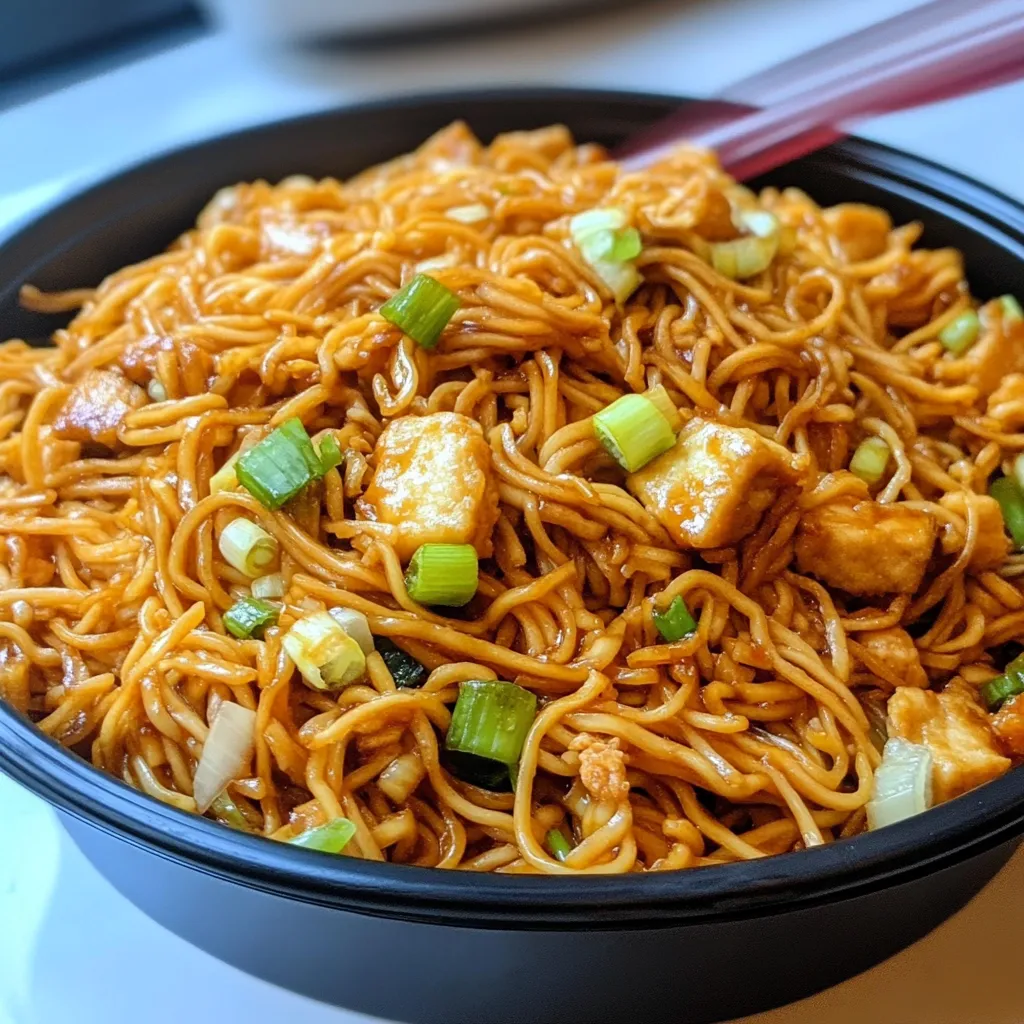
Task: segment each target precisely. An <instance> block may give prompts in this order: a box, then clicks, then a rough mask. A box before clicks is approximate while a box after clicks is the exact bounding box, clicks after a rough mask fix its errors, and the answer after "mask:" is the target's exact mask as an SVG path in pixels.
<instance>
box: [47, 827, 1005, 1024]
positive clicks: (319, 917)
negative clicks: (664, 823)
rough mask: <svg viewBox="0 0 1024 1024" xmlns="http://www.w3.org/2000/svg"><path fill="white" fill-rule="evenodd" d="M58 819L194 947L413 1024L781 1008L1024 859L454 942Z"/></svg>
mask: <svg viewBox="0 0 1024 1024" xmlns="http://www.w3.org/2000/svg"><path fill="white" fill-rule="evenodd" d="M60 817H61V820H62V822H63V824H64V827H65V828H66V829H67V831H68V832H69V834H70V835H71V838H72V839H73V840H74V842H75V844H76V845H77V846H78V848H79V849H80V850H81V851H82V853H83V854H84V855H85V856H86V857H87V858H88V859H89V860H90V861H91V862H92V864H93V865H94V866H95V867H96V868H97V870H99V871H100V873H101V874H102V875H104V877H106V878H107V879H108V880H109V881H110V883H111V884H112V885H113V886H114V887H115V888H116V889H117V890H118V891H119V892H120V893H121V894H122V895H123V896H125V897H126V898H127V899H129V900H130V901H131V902H132V903H134V904H135V905H136V906H137V907H139V909H141V910H142V911H143V912H145V913H146V914H148V915H149V916H150V917H152V918H153V919H154V920H155V921H157V922H158V923H159V924H162V925H163V926H164V927H165V928H168V929H169V930H170V931H172V932H174V933H175V934H176V935H178V936H180V937H181V938H183V939H185V940H186V941H188V942H191V943H193V944H194V945H196V946H198V947H199V948H200V949H202V950H205V951H206V952H207V953H210V954H212V955H213V956H215V957H218V958H219V959H221V960H224V961H226V962H227V963H229V964H232V965H233V966H235V967H238V968H239V969H240V970H243V971H246V972H248V973H249V974H254V975H256V976H257V977H259V978H263V979H264V980H266V981H271V982H274V983H275V984H278V985H282V986H284V987H285V988H290V989H293V990H294V991H297V992H301V993H302V994H303V995H307V996H311V997H312V998H313V999H319V1000H322V1001H323V1002H326V1003H331V1004H334V1005H336V1006H346V1007H348V1008H350V1009H353V1010H359V1011H361V1012H363V1013H368V1014H373V1015H376V1016H379V1017H384V1018H385V1019H388V1020H399V1021H408V1022H410V1024H526V1022H533V1021H536V1022H550V1021H555V1020H557V1021H559V1022H560V1024H619V1022H623V1024H627V1022H628V1024H636V1022H637V1021H643V1022H644V1024H711V1022H714V1021H723V1020H730V1019H732V1018H734V1017H741V1016H744V1015H745V1014H748V1013H755V1012H758V1011H762V1010H765V1009H768V1008H771V1007H775V1006H780V1005H783V1004H785V1003H789V1002H793V1001H794V1000H796V999H802V998H804V997H805V996H809V995H812V994H813V993H815V992H818V991H820V990H821V989H823V988H827V987H828V986H830V985H834V984H836V983H838V982H840V981H843V980H845V979H846V978H849V977H852V976H853V975H854V974H859V973H860V972H861V971H864V970H866V969H867V968H869V967H873V966H874V965H875V964H877V963H880V962H881V961H882V960H885V959H886V958H888V957H890V956H892V955H893V954H894V953H896V952H898V951H899V950H901V949H903V948H904V947H906V946H909V945H910V944H911V943H913V942H916V941H917V940H918V939H920V938H921V937H923V936H924V935H926V934H927V933H928V932H929V931H931V930H932V929H933V928H934V927H935V926H936V925H938V924H941V923H942V922H943V921H944V920H945V919H946V918H948V917H949V916H950V915H951V914H954V913H955V912H956V911H957V910H959V909H960V908H961V907H963V906H964V905H965V904H966V903H967V902H968V900H970V899H971V898H972V897H973V896H975V895H976V894H977V893H978V892H979V891H980V890H981V889H982V887H983V886H984V885H985V884H986V883H987V882H989V881H990V880H991V879H992V878H993V877H994V876H995V874H996V872H998V871H999V869H1000V868H1001V867H1002V866H1003V865H1004V864H1005V863H1006V862H1007V860H1009V858H1010V856H1011V855H1012V854H1013V852H1014V851H1015V849H1016V848H1017V846H1018V844H1019V840H1016V839H1015V840H1013V841H1011V842H1008V843H1004V844H1002V845H1001V846H997V847H995V848H993V849H990V850H987V851H985V852H984V853H982V854H979V855H976V856H974V857H971V858H969V859H966V860H963V861H960V862H959V863H957V864H954V865H953V866H951V867H947V868H943V869H941V870H939V871H935V872H932V873H930V874H926V875H923V876H922V877H919V878H915V879H913V880H911V881H909V882H904V883H902V884H896V885H890V886H888V887H887V888H884V889H879V890H876V891H874V892H870V893H867V894H863V895H859V896H856V897H853V898H848V899H843V900H839V901H834V902H829V903H825V904H821V905H818V906H815V907H811V908H803V909H800V910H795V911H790V912H779V913H774V914H771V915H766V916H762V917H749V916H748V917H745V918H743V919H737V920H731V921H728V920H727V921H721V920H719V921H716V922H708V923H695V924H692V925H685V926H682V927H648V928H645V927H643V926H642V925H641V926H638V927H636V928H634V929H632V930H631V931H630V933H629V936H628V942H625V943H624V942H623V933H622V932H621V931H608V930H604V929H595V930H590V931H578V930H577V931H564V930H556V929H544V930H517V931H506V930H500V929H483V928H456V927H451V926H447V925H438V924H420V923H416V922H411V921H401V920H395V919H393V918H392V919H388V918H380V917H370V916H367V915H363V914H353V913H347V912H345V911H341V910H338V909H336V908H330V907H323V906H318V905H316V904H312V903H304V902H297V901H295V900H291V899H286V898H283V897H280V896H275V895H273V894H271V893H268V892H264V891H261V890H257V889H254V888H251V887H248V886H243V885H239V884H238V883H236V882H233V881H228V880H225V879H221V878H218V877H216V876H214V875H212V874H208V873H206V872H201V871H198V870H196V869H195V868H189V867H185V866H184V865H182V864H179V863H177V862H175V861H172V860H169V859H166V858H164V857H159V856H155V855H154V854H152V853H150V852H149V851H147V850H144V849H142V848H140V847H137V846H133V845H129V844H128V843H125V842H124V841H123V840H121V839H119V838H116V837H114V836H112V835H110V834H108V833H106V832H103V831H101V830H99V829H96V828H93V827H92V826H90V825H86V824H84V823H83V822H81V821H79V820H78V819H76V818H73V817H70V816H68V815H66V814H61V815H60ZM311 949H316V950H318V951H320V953H319V955H312V956H310V955H307V954H308V952H309V951H310V950H311ZM324 950H331V951H333V953H332V955H331V956H330V958H329V959H327V958H325V957H324V955H323V952H322V951H324ZM325 962H329V964H330V969H329V970H325ZM467 965H472V966H471V968H470V969H467ZM567 979H573V984H572V985H571V986H570V985H568V984H567Z"/></svg>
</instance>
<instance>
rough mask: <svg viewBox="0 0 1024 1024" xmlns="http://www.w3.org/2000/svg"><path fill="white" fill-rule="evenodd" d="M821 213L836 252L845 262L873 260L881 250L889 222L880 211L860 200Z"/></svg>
mask: <svg viewBox="0 0 1024 1024" xmlns="http://www.w3.org/2000/svg"><path fill="white" fill-rule="evenodd" d="M824 216H825V223H826V224H827V225H828V227H829V231H831V232H832V235H833V237H834V238H835V241H836V243H837V245H838V248H839V251H840V254H841V255H842V256H843V258H844V259H846V260H847V261H848V262H849V263H860V262H861V261H862V260H870V259H874V257H875V256H881V255H882V253H883V252H885V246H886V244H887V242H888V240H889V232H890V231H892V221H891V220H890V219H889V215H888V214H887V213H886V212H885V211H884V210H879V209H878V208H877V207H875V206H865V205H864V204H863V203H840V204H839V205H838V206H833V207H830V208H829V209H827V210H826V211H825V214H824Z"/></svg>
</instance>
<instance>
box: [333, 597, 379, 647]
mask: <svg viewBox="0 0 1024 1024" xmlns="http://www.w3.org/2000/svg"><path fill="white" fill-rule="evenodd" d="M327 614H328V615H330V617H331V618H332V619H334V621H335V622H336V623H337V624H338V625H339V626H341V628H342V629H343V630H345V632H346V633H348V635H349V636H350V637H352V639H353V640H355V642H356V643H357V644H359V648H360V650H362V652H363V654H369V653H370V652H371V651H372V650H373V636H372V634H371V633H370V623H369V622H368V621H367V619H366V616H365V615H364V614H363V613H362V612H357V611H355V609H353V608H331V609H330V610H329V611H328V612H327Z"/></svg>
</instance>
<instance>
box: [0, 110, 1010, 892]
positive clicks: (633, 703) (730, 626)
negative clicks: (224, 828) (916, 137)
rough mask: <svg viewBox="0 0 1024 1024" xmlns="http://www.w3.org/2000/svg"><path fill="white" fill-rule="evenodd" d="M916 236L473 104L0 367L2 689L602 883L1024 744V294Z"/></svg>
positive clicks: (320, 815)
mask: <svg viewBox="0 0 1024 1024" xmlns="http://www.w3.org/2000/svg"><path fill="white" fill-rule="evenodd" d="M920 233H921V228H920V226H919V225H917V224H909V225H905V226H896V227H894V226H893V224H892V223H891V222H890V218H889V217H888V215H887V214H886V213H885V212H884V211H882V210H880V209H875V208H872V207H868V206H863V205H859V204H842V205H839V206H835V207H832V208H830V209H821V208H819V207H818V206H817V205H815V203H814V202H813V201H812V199H811V198H809V197H808V196H807V195H805V194H803V193H802V192H799V191H796V190H794V189H786V190H784V191H777V190H775V189H767V190H765V191H763V192H762V193H761V194H760V195H755V194H754V193H752V192H751V191H749V190H748V189H747V188H745V187H743V186H740V185H738V184H736V183H735V182H733V181H732V180H731V179H730V178H729V177H728V176H727V175H726V174H724V173H723V172H722V171H721V169H720V168H719V167H718V166H717V164H716V162H715V159H714V157H713V155H711V154H708V153H706V152H702V151H697V150H688V149H685V148H684V149H680V150H679V151H678V152H676V153H675V154H674V155H673V156H671V157H670V158H669V159H666V160H665V161H664V162H662V163H660V164H658V165H657V166H654V167H652V168H650V169H648V170H645V171H643V172H637V173H626V172H625V171H623V170H622V169H620V168H619V167H617V166H616V164H615V163H613V162H611V161H610V160H609V159H608V157H607V155H606V154H605V152H604V151H603V150H602V149H601V148H600V147H598V146H594V145H580V146H576V145H575V144H574V142H573V140H572V139H571V137H570V136H569V134H568V132H567V131H566V130H565V129H563V128H560V127H552V128H549V129H544V130H539V131H533V132H524V133H513V134H508V135H503V136H500V137H498V138H497V139H495V140H494V141H493V142H492V143H491V144H490V145H488V146H482V145H481V144H480V143H479V142H478V141H477V140H476V139H474V138H473V136H472V135H471V134H470V133H469V131H468V130H467V129H466V128H465V126H463V125H460V124H456V125H453V126H451V127H450V128H448V129H446V130H444V131H442V132H440V133H439V134H438V135H436V136H434V137H433V138H431V139H430V140H428V141H427V142H426V143H425V144H424V145H423V146H422V147H421V148H420V149H419V150H418V151H416V152H415V153H413V154H411V155H408V156H404V157H401V158H399V159H396V160H394V161H392V162H390V163H387V164H383V165H381V166H379V167H375V168H372V169H370V170H368V171H366V172H365V173H363V174H360V175H358V176H356V177H355V178H353V179H352V180H350V181H348V182H345V183H342V182H339V181H336V180H333V179H328V180H324V181H313V180H311V179H309V178H305V177H292V178H288V179H286V180H284V181H282V182H281V183H280V184H278V185H276V186H272V185H269V184H267V183H265V182H255V183H252V184H240V185H236V186H233V187H230V188H226V189H224V190H222V191H221V192H220V193H218V194H217V195H216V196H215V197H214V199H213V200H212V202H211V203H210V204H209V205H208V206H207V207H206V209H205V210H204V211H203V212H202V213H201V214H200V216H199V219H198V221H197V224H196V226H195V228H194V229H192V230H190V231H188V232H187V233H186V234H185V235H183V236H182V237H181V238H180V239H178V241H177V242H175V243H174V245H172V246H171V248H170V249H168V250H167V251H166V252H165V253H162V254H160V255H157V256H154V257H153V258H151V259H147V260H145V261H143V262H141V263H139V264H137V265H134V266H129V267H126V268H124V269H122V270H119V271H118V272H116V273H114V274H112V275H111V276H110V277H108V278H107V279H106V280H105V281H103V282H102V283H101V284H100V285H99V286H98V287H97V288H95V290H92V289H82V290H76V291H72V292H65V293H60V294H44V293H42V292H39V291H38V290H36V289H33V288H31V287H26V288H25V289H24V291H23V301H24V302H25V304H26V305H28V306H29V307H32V308H35V309H38V310H44V311H61V310H73V309H77V310H78V313H77V315H76V316H75V317H74V319H73V320H72V321H71V323H70V325H69V326H68V327H67V328H66V329H63V330H59V331H57V332H56V333H55V335H54V336H53V344H52V345H51V346H47V347H31V346H29V345H28V344H27V343H26V342H24V341H22V340H12V341H8V342H6V343H5V344H4V345H3V346H2V347H0V425H2V433H0V534H2V537H3V545H2V548H0V694H2V696H3V698H4V699H5V700H6V701H8V702H9V703H10V704H11V705H13V706H14V707H15V708H17V709H19V710H20V711H21V712H24V713H25V714H27V715H29V716H30V717H31V718H32V719H33V720H34V721H35V722H36V724H37V726H38V728H39V729H41V730H42V731H43V732H45V733H46V734H47V735H49V736H51V737H53V738H55V739H57V740H59V741H60V742H61V743H63V744H64V745H66V746H67V747H69V748H71V749H72V750H74V751H75V752H77V753H78V754H80V755H82V756H83V757H86V758H88V759H89V760H90V761H91V762H92V763H93V764H94V765H96V766H97V767H99V768H101V769H103V770H105V771H107V772H109V773H111V774H113V775H115V776H116V777H118V778H119V779H122V780H123V781H125V782H126V783H128V784H129V785H131V786H134V787H136V788H138V789H139V790H142V791H143V792H144V793H147V794H149V795H150V796H152V797H155V798H156V799H158V800H162V801H165V802H166V803H169V804H172V805H174V806H175V807H178V808H181V809H182V810H185V811H192V812H197V813H200V814H205V815H207V816H208V817H210V818H213V819H215V820H217V821H219V822H221V823H223V824H225V825H228V826H231V827H233V828H237V829H242V830H245V831H247V832H252V833H257V834H260V835H263V836H267V837H269V838H271V839H275V840H282V841H287V842H292V843H296V844H298V845H301V846H305V847H308V848H312V849H315V850H321V851H326V852H328V853H339V852H343V853H344V854H345V855H349V856H355V857H361V858H365V859H369V860H389V861H393V862H397V863H406V864H417V865H426V866H433V867H444V868H460V869H466V870H471V871H501V872H532V873H537V872H539V873H548V874H557V873H576V872H583V873H611V872H627V871H647V870H666V869H677V868H689V867H696V866H705V865H713V864H720V863H723V862H728V861H734V860H743V859H751V858H759V857H763V856H766V855H770V854H776V853H782V852H785V851H791V850H796V849H802V848H805V847H812V846H818V845H820V844H823V843H829V842H832V841H834V840H837V839H840V838H845V837H848V836H852V835H855V834H857V833H859V832H862V831H864V830H866V829H868V828H878V827H882V826H885V825H887V824H890V823H892V822H895V821H900V820H902V819H904V818H906V817H908V816H910V815H912V814H916V813H918V812H920V811H923V810H925V809H926V808H927V807H929V806H931V805H932V804H933V803H939V802H942V801H945V800H949V799H951V798H954V797H956V796H958V795H959V794H962V793H964V792H966V791H968V790H970V789H971V788H973V787H976V786H978V785H980V784H982V783H984V782H986V781H988V780H991V779H994V778H996V777H997V776H1000V775H1002V774H1004V773H1005V772H1007V771H1009V770H1010V769H1011V768H1012V767H1013V766H1014V765H1015V764H1016V763H1017V762H1019V761H1020V760H1021V758H1022V756H1024V656H1022V655H1021V653H1020V652H1021V647H1020V646H1019V645H1017V644H1016V643H1015V641H1017V640H1018V639H1020V638H1022V637H1024V589H1022V586H1021V583H1020V581H1021V580H1022V578H1024V556H1022V555H1021V554H1019V553H1018V552H1019V549H1020V547H1021V546H1022V544H1024V490H1022V486H1024V465H1022V464H1021V461H1020V460H1019V458H1018V453H1019V452H1020V451H1021V450H1022V449H1024V317H1022V314H1021V308H1020V305H1019V304H1018V302H1017V300H1016V299H1014V298H1013V297H1012V296H1003V297H1002V298H997V299H994V300H992V301H988V302H985V303H984V304H981V303H979V302H977V301H975V300H974V299H973V298H972V297H971V295H970V292H969V291H968V287H967V284H966V282H965V281H964V275H963V267H962V262H961V257H960V255H959V254H958V253H957V252H955V251H953V250H950V249H942V250H936V251H929V250H925V249H915V248H914V244H915V242H916V241H917V240H918V237H919V235H920Z"/></svg>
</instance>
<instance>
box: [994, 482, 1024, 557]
mask: <svg viewBox="0 0 1024 1024" xmlns="http://www.w3.org/2000/svg"><path fill="white" fill-rule="evenodd" d="M988 493H989V496H990V497H992V498H995V499H996V501H998V502H999V507H1000V509H1002V512H1003V522H1004V523H1005V524H1006V529H1007V530H1008V531H1009V534H1010V536H1011V537H1012V538H1013V544H1014V547H1015V548H1016V549H1017V550H1018V551H1020V550H1021V548H1024V490H1022V489H1021V488H1020V487H1018V486H1017V481H1016V480H1013V479H1012V478H1010V477H1008V476H1001V477H1000V478H999V479H998V480H993V481H992V483H991V484H990V485H989V488H988Z"/></svg>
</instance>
